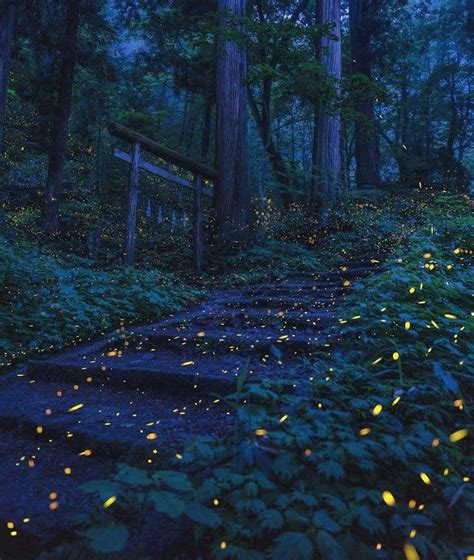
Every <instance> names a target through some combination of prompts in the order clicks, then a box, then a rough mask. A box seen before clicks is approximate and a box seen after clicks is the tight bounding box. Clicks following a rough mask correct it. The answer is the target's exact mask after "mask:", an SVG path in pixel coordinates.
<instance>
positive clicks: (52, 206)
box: [43, 0, 81, 231]
mask: <svg viewBox="0 0 474 560" xmlns="http://www.w3.org/2000/svg"><path fill="white" fill-rule="evenodd" d="M80 4H81V0H70V1H69V2H67V11H66V19H65V29H64V36H63V45H62V53H63V59H62V63H61V70H60V77H59V91H58V99H57V106H56V118H55V120H54V124H53V131H52V141H51V147H50V152H49V166H48V178H47V182H46V193H45V201H44V209H43V221H44V224H45V226H46V227H47V229H49V230H51V231H57V229H58V226H59V199H60V196H61V190H62V183H63V177H64V164H65V161H66V145H67V138H68V127H69V117H70V113H71V105H72V91H73V82H74V69H75V65H76V51H77V34H78V29H79V9H80Z"/></svg>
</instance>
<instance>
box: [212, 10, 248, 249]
mask: <svg viewBox="0 0 474 560" xmlns="http://www.w3.org/2000/svg"><path fill="white" fill-rule="evenodd" d="M217 6H218V12H219V25H220V26H221V29H222V30H223V31H225V28H226V27H227V26H228V20H229V17H230V18H232V19H234V18H236V19H237V20H240V19H242V18H243V16H244V14H245V0H218V2H217ZM246 78H247V56H246V53H245V51H244V50H243V49H241V48H240V47H239V46H238V45H237V44H236V43H235V42H234V41H230V40H227V39H222V40H221V41H220V45H219V60H218V63H217V92H216V93H217V131H216V142H217V149H216V151H217V175H218V177H217V182H216V189H215V209H216V218H217V233H218V238H219V241H221V242H224V241H230V240H233V239H235V238H237V237H242V236H245V234H246V232H247V228H248V224H249V219H250V176H249V168H248V131H247V128H248V117H247V88H246V85H245V80H246Z"/></svg>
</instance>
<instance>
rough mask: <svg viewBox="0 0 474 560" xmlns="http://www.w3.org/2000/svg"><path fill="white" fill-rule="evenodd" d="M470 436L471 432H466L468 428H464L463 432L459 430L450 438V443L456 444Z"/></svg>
mask: <svg viewBox="0 0 474 560" xmlns="http://www.w3.org/2000/svg"><path fill="white" fill-rule="evenodd" d="M468 434H469V430H466V428H463V429H462V430H458V431H457V432H453V433H452V434H451V435H450V436H449V441H451V442H452V443H456V442H458V441H461V440H462V439H464V438H465V437H467V435H468Z"/></svg>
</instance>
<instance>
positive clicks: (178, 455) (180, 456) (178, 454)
mask: <svg viewBox="0 0 474 560" xmlns="http://www.w3.org/2000/svg"><path fill="white" fill-rule="evenodd" d="M182 458H183V456H182V455H181V453H176V459H179V460H180V461H181V459H182Z"/></svg>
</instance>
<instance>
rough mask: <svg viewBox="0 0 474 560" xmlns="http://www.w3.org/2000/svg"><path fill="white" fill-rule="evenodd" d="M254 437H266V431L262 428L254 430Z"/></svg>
mask: <svg viewBox="0 0 474 560" xmlns="http://www.w3.org/2000/svg"><path fill="white" fill-rule="evenodd" d="M255 435H256V436H260V437H261V436H266V435H267V430H265V429H264V428H258V429H257V430H255Z"/></svg>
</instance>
